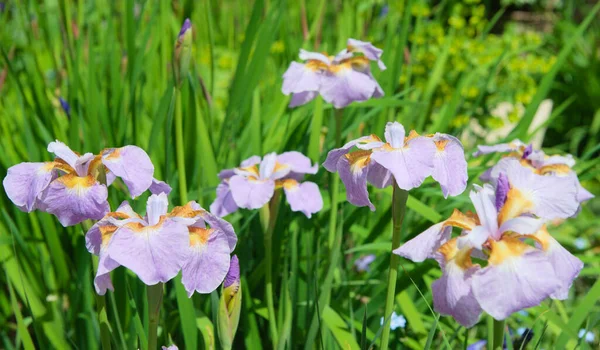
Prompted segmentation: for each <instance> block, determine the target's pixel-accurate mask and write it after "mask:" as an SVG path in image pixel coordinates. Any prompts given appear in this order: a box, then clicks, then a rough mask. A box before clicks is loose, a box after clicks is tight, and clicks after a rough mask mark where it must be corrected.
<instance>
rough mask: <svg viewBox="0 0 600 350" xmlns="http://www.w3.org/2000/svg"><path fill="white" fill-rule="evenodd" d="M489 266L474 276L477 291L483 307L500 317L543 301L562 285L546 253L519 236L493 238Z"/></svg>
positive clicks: (489, 312)
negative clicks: (521, 239)
mask: <svg viewBox="0 0 600 350" xmlns="http://www.w3.org/2000/svg"><path fill="white" fill-rule="evenodd" d="M491 248H492V251H491V255H490V259H489V264H488V266H487V267H485V268H483V269H481V270H479V271H478V272H477V273H476V274H475V276H474V277H473V292H474V294H475V298H477V301H478V302H479V304H480V305H481V308H482V309H483V310H484V311H485V312H487V313H488V314H490V315H492V316H493V317H494V318H495V319H497V320H503V319H505V318H507V317H508V316H510V315H511V314H512V313H514V312H517V311H519V310H523V309H525V308H529V307H533V306H537V305H539V304H540V303H541V302H542V301H543V300H544V299H546V298H548V297H549V296H550V295H551V294H553V293H554V292H555V291H556V290H558V288H560V286H561V283H560V280H559V279H558V278H557V277H556V274H555V272H554V269H553V267H552V264H551V262H550V261H549V259H548V257H547V256H546V254H545V253H544V252H543V251H541V250H537V249H534V248H532V247H530V246H528V245H527V244H525V243H523V242H521V241H520V240H518V239H515V238H503V239H502V240H501V241H491Z"/></svg>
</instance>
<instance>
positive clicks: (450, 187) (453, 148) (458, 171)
mask: <svg viewBox="0 0 600 350" xmlns="http://www.w3.org/2000/svg"><path fill="white" fill-rule="evenodd" d="M353 147H356V148H358V150H356V151H353V152H350V150H351V149H352V148H353ZM323 166H324V167H325V169H327V170H328V171H330V172H338V173H339V174H340V177H341V179H342V181H343V182H344V185H345V186H346V192H347V199H348V201H349V202H350V203H352V204H354V205H356V206H359V207H361V206H369V208H371V210H375V206H374V205H373V203H371V201H370V200H369V193H368V192H367V182H369V183H371V184H372V185H374V186H375V187H378V188H385V187H387V186H390V185H391V184H392V179H395V180H396V183H397V184H398V187H400V188H401V189H403V190H407V191H408V190H410V189H413V188H415V187H419V186H420V185H421V184H422V183H423V181H425V179H426V178H427V177H428V176H430V175H431V176H432V177H433V179H434V180H436V181H437V182H439V184H440V185H441V187H442V192H443V194H444V197H447V196H448V195H450V196H456V195H458V194H460V193H462V192H463V191H464V190H465V188H466V186H467V162H466V161H465V157H464V152H463V147H462V144H461V143H460V141H459V140H458V139H457V138H455V137H453V136H450V135H446V134H440V133H436V134H435V135H429V136H420V135H419V134H417V133H416V132H415V131H414V130H413V131H411V132H410V133H409V135H408V136H406V132H405V131H404V127H403V126H402V124H400V123H398V122H393V123H392V122H390V123H387V125H386V127H385V142H383V141H381V139H380V138H379V137H378V136H377V135H370V136H363V137H361V138H358V139H356V140H352V141H350V142H348V143H347V144H345V145H344V146H343V147H342V148H336V149H333V150H331V151H330V152H329V154H327V159H326V160H325V163H323Z"/></svg>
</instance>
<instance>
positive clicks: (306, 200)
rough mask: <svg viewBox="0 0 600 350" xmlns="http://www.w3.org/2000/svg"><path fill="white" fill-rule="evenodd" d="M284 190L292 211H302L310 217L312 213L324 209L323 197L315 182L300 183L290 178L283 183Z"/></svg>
mask: <svg viewBox="0 0 600 350" xmlns="http://www.w3.org/2000/svg"><path fill="white" fill-rule="evenodd" d="M283 190H284V191H285V198H286V199H287V202H288V203H289V204H290V207H291V208H292V211H300V212H302V213H303V214H304V215H306V217H308V218H309V219H310V217H311V216H312V214H315V213H317V212H319V211H320V210H321V209H323V198H322V197H321V192H320V191H319V186H317V184H316V183H314V182H310V181H306V182H303V183H298V182H297V181H296V180H293V179H288V180H285V182H284V184H283Z"/></svg>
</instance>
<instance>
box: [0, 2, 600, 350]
mask: <svg viewBox="0 0 600 350" xmlns="http://www.w3.org/2000/svg"><path fill="white" fill-rule="evenodd" d="M4 4H5V7H4V10H3V11H2V12H0V54H1V57H0V133H1V136H0V175H2V177H4V175H5V174H6V170H7V169H8V168H9V167H10V166H12V165H14V164H16V163H18V162H23V161H42V160H50V154H49V153H48V152H46V151H45V149H46V145H47V144H48V143H49V142H50V141H52V140H54V139H59V140H61V141H64V142H66V143H67V144H69V145H70V146H71V148H73V149H74V150H79V151H85V152H98V151H100V150H101V149H103V148H105V147H120V146H123V145H127V144H135V145H138V146H140V147H142V148H144V149H145V150H146V151H147V152H148V154H149V155H150V156H151V158H152V160H153V162H154V164H155V167H156V173H155V176H156V177H157V178H159V179H163V180H166V181H167V182H168V183H170V184H171V185H172V186H173V188H174V190H173V192H172V194H171V196H170V201H171V204H176V205H178V204H179V201H180V198H181V194H180V192H181V191H180V188H179V184H180V183H181V182H180V181H179V179H180V176H184V178H185V179H186V180H187V181H186V182H187V190H188V191H187V193H186V195H187V198H188V199H190V200H192V199H193V200H197V201H198V202H199V203H201V205H203V206H204V207H206V208H207V207H208V206H209V204H210V203H211V201H212V200H213V198H214V193H215V186H216V185H217V183H218V178H217V176H216V175H217V173H218V171H219V170H220V169H222V168H230V167H233V166H235V165H237V164H239V161H240V160H242V159H245V158H247V157H249V156H251V155H255V154H258V155H262V154H265V153H267V152H272V151H276V152H282V151H287V150H298V151H301V152H303V153H305V154H308V155H309V156H310V157H311V158H312V159H313V160H314V161H315V162H317V161H318V162H319V163H321V162H322V161H323V160H324V158H325V155H326V154H327V151H328V150H329V149H331V148H333V147H334V130H335V125H334V124H335V122H334V118H333V113H334V111H333V109H332V108H331V107H330V106H328V105H327V104H326V103H324V102H323V101H321V100H316V101H315V102H312V103H309V104H308V105H306V106H303V107H300V108H297V109H294V110H290V109H288V108H287V103H288V101H289V97H286V96H284V95H283V94H282V93H281V91H280V88H281V82H282V80H281V76H282V74H283V72H284V71H285V69H286V68H287V66H288V65H289V63H290V62H291V61H292V60H297V53H298V50H299V49H300V48H305V49H307V50H314V51H323V50H326V51H328V52H329V53H331V54H333V53H336V52H337V51H339V50H341V49H342V48H343V47H344V46H345V41H346V39H347V38H349V37H352V38H357V39H361V40H369V41H372V42H373V43H374V44H375V45H376V46H378V47H381V48H383V49H384V56H383V60H384V62H385V63H386V65H387V66H388V70H386V71H385V72H379V71H377V70H376V68H375V67H374V70H375V71H374V75H375V77H376V78H377V79H378V81H379V82H380V84H381V85H382V87H383V88H384V90H385V93H386V96H385V97H384V98H382V99H378V100H371V101H368V102H365V103H360V104H353V105H351V106H349V107H348V108H346V109H345V110H344V111H343V113H344V116H343V125H342V126H343V127H342V137H343V138H356V137H358V136H361V135H364V134H369V133H376V134H379V135H382V133H383V127H384V125H385V123H386V122H387V121H391V120H397V121H400V122H401V123H403V124H404V125H405V126H406V127H407V129H408V128H415V129H417V131H419V132H422V133H432V132H435V131H440V132H446V133H450V134H454V135H458V136H462V137H463V141H464V142H465V146H466V152H467V155H468V159H469V166H470V167H469V178H470V183H472V182H477V180H476V179H477V176H478V175H479V174H481V173H482V172H483V171H484V170H485V169H486V168H487V166H489V164H490V161H493V159H492V157H488V158H486V159H484V160H483V161H482V160H480V159H471V157H470V153H471V152H472V150H473V146H474V144H476V143H478V142H481V140H480V138H478V136H476V135H473V134H472V133H470V129H471V127H470V125H471V124H470V123H471V122H473V121H477V123H479V124H480V125H483V126H484V128H486V130H487V131H488V132H492V131H493V130H494V129H497V128H499V127H502V126H504V123H505V121H502V120H499V119H498V118H497V117H495V116H493V115H492V113H491V110H493V109H494V108H495V106H496V105H497V104H498V103H500V102H505V101H506V102H510V103H513V104H522V106H523V113H522V114H515V115H511V116H510V117H509V121H510V122H513V123H516V126H515V128H514V129H513V131H512V132H511V133H510V135H509V136H507V139H512V138H513V137H519V138H521V139H522V140H528V139H529V138H530V136H531V135H530V134H529V133H530V132H531V131H532V130H529V126H530V124H531V122H532V119H533V116H534V114H535V111H536V110H537V107H538V105H539V104H540V102H541V101H542V100H543V99H545V98H547V97H549V98H552V99H553V102H554V109H553V112H552V114H551V116H550V119H549V121H548V122H547V123H546V125H545V126H547V127H548V130H547V133H546V138H545V140H544V145H545V146H547V147H550V148H551V149H552V151H555V152H570V153H573V154H574V155H575V156H576V157H578V164H577V166H576V170H577V171H578V173H579V174H580V178H581V180H582V182H583V185H584V186H585V187H586V188H588V189H590V190H591V191H592V192H593V193H595V194H596V195H598V194H600V191H599V189H600V184H599V180H600V161H599V160H598V154H599V150H600V146H599V144H598V143H599V142H598V141H599V137H598V132H599V131H600V96H599V94H600V74H599V73H600V54H599V49H598V44H599V37H600V25H599V23H600V21H598V15H597V13H598V10H599V9H600V5H595V6H594V7H592V6H591V5H590V4H586V2H584V1H572V2H568V3H566V4H565V5H564V6H562V7H560V8H557V9H553V10H552V14H553V20H552V31H551V32H548V33H542V32H540V31H536V30H535V28H529V29H527V30H523V27H522V26H518V25H516V24H514V23H510V21H508V22H507V21H505V19H506V18H509V17H510V16H509V15H510V12H511V11H514V10H515V8H514V7H508V8H500V9H498V8H494V7H492V6H493V4H492V2H491V1H483V2H480V1H478V0H463V1H458V0H447V1H435V2H429V1H424V0H398V1H390V2H389V3H386V2H384V1H376V0H372V1H358V0H348V1H343V2H342V1H327V0H299V1H290V0H287V1H286V0H257V1H218V0H203V1H176V2H170V1H135V0H126V1H112V2H102V1H66V0H41V1H38V0H23V1H5V2H4ZM537 10H538V11H539V9H537ZM187 17H189V18H190V19H191V21H192V23H193V30H194V49H193V59H192V61H193V63H192V68H191V71H190V74H189V75H188V77H187V78H186V79H184V83H183V87H182V92H181V98H180V99H175V98H173V97H174V96H175V95H174V93H173V90H174V87H173V81H172V64H173V63H172V55H173V49H174V43H175V40H176V37H177V33H178V31H179V29H180V27H181V24H182V23H183V20H184V19H185V18H187ZM499 23H503V24H504V25H503V26H500V25H496V24H499ZM59 97H62V98H64V99H65V100H66V101H67V102H68V103H69V104H70V106H71V116H70V118H68V117H67V115H66V114H65V113H64V112H63V111H62V109H61V108H60V104H59V101H58V98H59ZM176 113H181V115H182V117H183V123H184V125H183V130H182V131H183V132H182V136H181V138H180V140H181V141H182V142H183V144H184V145H185V159H184V161H185V172H184V173H182V170H183V169H182V167H181V166H177V163H176V157H175V130H174V126H173V119H174V115H175V114H176ZM479 136H482V135H479ZM483 136H484V135H483ZM328 179H329V176H328V175H327V174H326V171H325V170H324V169H322V168H321V169H320V171H319V173H318V174H317V175H315V176H312V177H311V180H312V181H315V182H317V183H318V184H319V185H320V186H321V190H322V194H323V198H324V200H325V207H324V209H323V211H321V212H320V213H319V214H318V215H315V216H314V217H313V219H311V220H308V219H306V218H305V217H304V216H303V215H301V214H298V213H292V212H291V211H290V209H289V207H288V206H287V204H283V203H282V209H281V210H280V213H279V218H278V221H277V224H276V228H275V235H274V247H275V248H274V252H273V254H274V264H273V266H270V268H273V269H274V272H275V276H276V278H275V291H276V293H275V295H276V306H277V310H278V318H277V319H278V321H279V324H278V330H279V334H280V338H281V339H283V340H282V341H280V344H279V345H280V347H281V348H285V347H288V348H301V347H304V348H305V349H310V348H315V347H324V348H328V349H329V348H335V347H343V348H351V349H354V348H359V347H362V348H365V347H368V346H369V345H370V344H377V343H378V342H377V340H376V339H377V337H378V336H379V333H380V332H381V330H380V319H381V317H382V316H383V303H384V298H385V297H384V295H385V287H386V285H385V283H386V279H387V267H388V264H389V250H390V246H391V243H390V241H391V224H390V223H391V214H390V204H391V189H386V190H376V189H370V192H371V196H372V201H373V203H375V205H376V207H377V211H375V212H373V213H371V212H370V211H369V210H368V208H355V207H353V206H351V205H349V204H348V203H344V204H343V205H342V210H341V212H340V213H341V214H340V215H337V222H338V227H339V229H341V230H342V237H343V240H342V241H341V242H333V243H334V244H333V248H332V249H330V248H329V247H330V243H332V241H331V237H332V236H331V235H330V234H328V232H329V233H331V232H335V231H334V230H332V226H331V219H332V218H333V217H336V215H335V214H334V215H330V204H329V198H330V194H331V193H330V188H329V185H328V184H329V181H328ZM123 189H124V186H123V184H122V183H118V184H116V185H115V186H114V187H113V188H112V190H111V191H109V194H110V201H111V205H112V207H116V205H118V203H120V202H121V201H122V200H124V199H127V194H126V192H125V191H123ZM344 196H345V194H344V191H343V190H342V191H341V192H340V197H341V198H342V200H345V198H344ZM145 199H146V197H144V196H143V197H140V198H137V199H136V200H133V201H131V202H133V203H132V204H133V206H134V208H136V209H138V210H142V211H143V208H144V206H145ZM455 207H458V208H468V207H469V204H468V198H467V196H466V194H463V195H461V196H458V197H456V198H450V199H448V200H444V198H443V197H442V195H441V192H440V191H439V188H438V185H437V184H435V183H434V182H433V181H429V180H428V181H426V183H425V184H424V185H423V186H422V187H421V188H419V189H417V190H414V191H411V196H410V198H409V201H408V212H407V215H406V220H405V223H404V228H403V241H406V240H408V239H409V238H411V237H413V236H414V235H416V234H418V233H420V232H422V231H423V230H424V229H425V228H427V227H428V226H429V225H431V224H432V223H433V222H437V221H438V220H440V219H441V218H443V217H446V216H448V215H449V214H450V213H451V211H452V209H453V208H455ZM599 212H600V202H599V200H598V199H597V198H596V199H594V200H592V201H591V202H589V203H588V204H587V205H585V206H584V209H583V211H582V212H581V214H580V215H579V217H578V218H576V219H570V220H568V221H567V222H566V223H564V224H562V225H561V226H559V227H557V228H555V229H552V231H551V232H552V233H553V234H554V236H555V237H556V238H557V239H558V240H559V241H560V242H561V243H562V244H563V245H565V246H566V247H567V248H568V249H569V250H570V251H572V252H573V253H574V254H576V255H577V256H578V257H579V258H580V259H581V260H583V261H584V262H585V264H586V265H585V268H584V269H583V271H582V273H581V275H580V277H579V278H578V279H577V280H576V282H575V283H574V286H573V288H572V293H571V296H570V298H569V299H568V300H565V301H563V302H560V301H553V302H551V301H546V302H544V303H543V304H542V305H540V306H538V307H535V308H532V309H529V310H528V312H527V313H523V314H515V315H514V316H513V317H511V318H510V319H509V321H508V325H509V328H510V329H511V330H512V331H513V332H514V331H515V330H516V329H517V328H519V327H527V328H532V329H533V335H534V337H533V340H532V341H531V343H530V345H529V347H530V348H534V347H535V346H537V347H538V348H545V349H549V348H556V349H564V348H574V347H576V346H579V348H582V349H585V348H594V347H597V346H598V340H596V342H595V343H593V344H586V343H585V342H582V341H580V340H579V339H578V336H577V333H578V331H579V330H580V329H588V330H590V331H595V333H596V337H597V339H598V338H600V332H598V330H599V329H600V304H599V301H598V300H599V299H600V282H598V276H599V275H600V258H599V257H598V252H600V247H599V242H600V225H599V223H598V218H597V217H598V213H599ZM0 214H1V218H0V264H1V267H2V273H0V290H1V291H2V292H1V293H0V341H1V344H2V345H0V347H3V348H6V349H15V348H25V349H30V348H33V347H35V348H41V349H48V348H56V349H67V348H79V349H96V348H98V347H99V340H98V339H99V323H98V315H97V313H96V306H95V304H96V299H95V293H94V290H93V286H92V278H93V274H94V271H93V269H92V258H91V256H90V254H89V253H88V252H87V250H86V249H85V243H84V231H83V228H82V227H81V226H75V227H72V228H63V227H62V226H61V225H60V224H59V223H58V222H57V220H55V218H53V217H51V216H50V215H48V214H45V213H39V212H35V213H32V214H26V213H22V212H20V211H19V210H18V209H17V208H16V207H14V206H13V205H12V203H11V202H10V201H9V200H8V198H7V197H6V195H5V194H4V193H2V194H1V195H0ZM256 214H257V212H251V211H247V210H241V211H239V212H237V213H235V214H233V215H230V216H229V217H227V219H228V220H230V221H231V222H232V223H233V224H234V227H235V229H236V232H237V233H238V236H239V243H238V247H237V251H236V253H237V254H238V256H239V258H240V264H241V269H242V276H243V277H242V281H243V290H244V292H243V293H244V300H243V302H244V303H243V309H242V314H241V319H240V327H239V329H238V334H237V337H236V343H235V347H236V348H238V347H239V348H241V347H244V346H245V347H246V348H249V349H257V348H261V347H264V348H270V347H271V343H270V341H269V338H268V324H267V320H266V318H267V311H266V306H265V302H264V298H263V296H264V283H263V280H264V272H265V268H266V266H265V263H264V255H265V254H264V248H263V240H262V235H263V232H262V228H261V225H260V220H259V216H258V215H256ZM576 238H584V239H585V242H586V244H585V247H584V248H582V249H579V248H576V247H575V245H574V241H575V239H576ZM370 253H374V254H376V256H377V259H376V260H375V262H374V263H373V264H372V265H371V269H370V271H368V272H365V273H359V272H357V271H356V270H355V269H354V267H353V262H354V261H355V260H356V259H357V258H358V257H360V256H362V255H365V254H370ZM335 254H343V255H341V256H342V258H341V259H338V260H337V262H338V263H337V264H335V265H331V264H330V261H331V258H332V256H333V255H335ZM439 276H440V271H439V268H438V267H437V265H436V264H435V263H432V262H425V263H421V264H413V263H412V262H409V261H406V260H402V269H401V273H400V276H399V281H398V284H397V296H396V301H397V304H396V312H397V313H399V314H403V315H404V316H405V317H406V319H407V326H406V328H404V329H398V330H396V331H393V332H392V341H391V344H392V346H393V347H394V348H412V349H422V348H444V347H450V348H461V347H462V346H464V345H466V344H471V343H473V342H475V341H476V340H479V339H486V338H487V337H488V336H489V335H490V332H489V329H490V327H491V324H490V322H489V320H488V318H487V317H483V318H482V320H481V321H480V322H479V324H478V325H477V326H475V327H473V328H472V329H471V330H468V331H467V330H465V329H464V328H462V327H460V326H459V325H458V324H457V323H456V322H455V321H454V320H452V319H451V318H448V317H442V318H438V317H439V316H438V315H437V314H435V313H434V312H433V311H432V309H431V292H430V287H429V286H430V285H431V282H432V281H433V280H434V279H435V278H437V277H439ZM112 278H113V283H114V285H115V292H114V293H108V297H107V312H108V320H109V322H110V326H111V330H112V333H111V336H112V344H113V347H115V348H123V349H125V348H127V349H134V348H138V347H143V345H144V341H145V339H144V335H143V334H144V332H145V331H144V329H145V327H147V321H146V319H147V317H146V315H147V313H148V310H147V308H148V307H147V304H146V297H145V288H144V287H145V286H144V285H143V284H142V283H141V282H140V281H139V280H137V278H136V277H135V276H134V275H132V274H130V273H129V272H128V271H126V270H125V269H123V268H120V269H117V270H116V271H115V272H114V273H113V277H112ZM219 292H220V291H215V292H213V293H212V294H210V295H197V294H196V295H194V297H193V298H192V299H187V297H186V296H185V292H184V291H183V290H182V288H181V286H180V284H179V283H178V282H171V283H168V284H167V286H166V295H165V300H164V305H163V310H162V313H161V320H160V324H159V326H160V334H159V342H162V343H163V344H165V345H167V344H171V343H172V342H174V343H175V344H178V345H179V346H180V348H185V349H195V348H211V347H218V346H219V345H218V344H219V342H218V334H217V333H216V329H215V328H214V326H215V325H216V312H217V306H218V298H219V296H218V294H219ZM315 321H316V322H315ZM516 338H518V337H517V336H516V335H515V336H514V338H513V339H516Z"/></svg>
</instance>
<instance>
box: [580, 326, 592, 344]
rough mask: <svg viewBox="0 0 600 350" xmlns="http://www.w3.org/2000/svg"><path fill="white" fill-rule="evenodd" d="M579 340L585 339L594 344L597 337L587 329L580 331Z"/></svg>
mask: <svg viewBox="0 0 600 350" xmlns="http://www.w3.org/2000/svg"><path fill="white" fill-rule="evenodd" d="M577 336H578V337H579V339H581V338H583V337H585V341H586V342H587V343H593V342H594V340H596V335H595V334H594V333H592V331H589V330H587V329H580V330H579V334H578V335H577Z"/></svg>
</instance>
